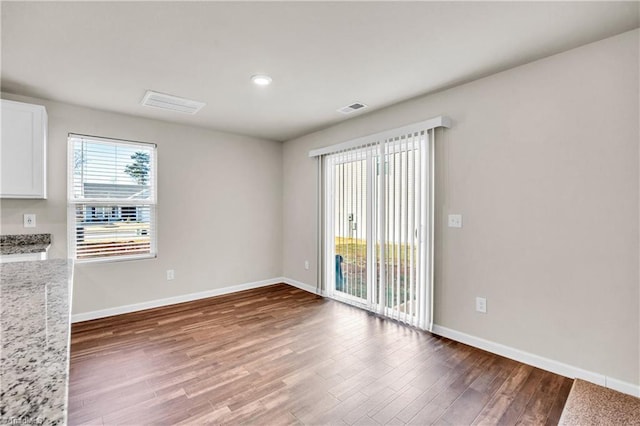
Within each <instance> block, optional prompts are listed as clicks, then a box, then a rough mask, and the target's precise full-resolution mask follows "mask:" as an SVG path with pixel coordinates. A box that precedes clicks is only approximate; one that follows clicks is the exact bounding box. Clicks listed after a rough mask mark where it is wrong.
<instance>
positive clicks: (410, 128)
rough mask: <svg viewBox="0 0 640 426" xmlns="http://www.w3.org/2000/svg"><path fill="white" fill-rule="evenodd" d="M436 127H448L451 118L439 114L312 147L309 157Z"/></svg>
mask: <svg viewBox="0 0 640 426" xmlns="http://www.w3.org/2000/svg"><path fill="white" fill-rule="evenodd" d="M438 127H446V128H450V127H451V119H450V118H449V117H447V116H444V115H440V116H438V117H433V118H430V119H428V120H424V121H420V122H417V123H413V124H408V125H406V126H402V127H398V128H395V129H390V130H385V131H384V132H380V133H375V134H372V135H368V136H363V137H360V138H357V139H352V140H350V141H347V142H342V143H338V144H335V145H330V146H327V147H324V148H317V149H312V150H311V151H309V157H319V156H322V155H327V154H333V153H336V152H339V151H345V150H348V149H353V148H357V147H361V146H366V145H371V144H376V143H379V142H384V141H386V140H387V139H390V138H392V139H393V138H397V137H398V135H407V134H411V133H414V132H422V131H428V130H431V129H435V128H438Z"/></svg>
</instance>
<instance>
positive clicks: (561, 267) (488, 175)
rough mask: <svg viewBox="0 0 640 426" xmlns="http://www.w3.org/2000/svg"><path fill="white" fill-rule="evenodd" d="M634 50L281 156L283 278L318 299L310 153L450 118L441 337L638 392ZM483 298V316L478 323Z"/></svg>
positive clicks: (484, 88) (442, 194)
mask: <svg viewBox="0 0 640 426" xmlns="http://www.w3.org/2000/svg"><path fill="white" fill-rule="evenodd" d="M638 37H639V33H638V30H635V31H632V32H628V33H624V34H622V35H619V36H616V37H613V38H610V39H606V40H603V41H599V42H596V43H593V44H590V45H586V46H583V47H580V48H578V49H574V50H571V51H568V52H565V53H562V54H559V55H555V56H552V57H549V58H546V59H543V60H540V61H536V62H533V63H530V64H527V65H524V66H520V67H518V68H514V69H511V70H508V71H505V72H502V73H499V74H496V75H493V76H490V77H487V78H483V79H481V80H477V81H474V82H472V83H469V84H465V85H462V86H458V87H456V88H453V89H450V90H446V91H443V92H440V93H436V94H432V95H429V96H425V97H421V98H417V99H414V100H411V101H408V102H405V103H402V104H398V105H395V106H393V107H390V108H387V109H384V110H381V111H378V112H374V113H370V114H367V115H365V116H362V117H358V118H355V119H353V120H349V121H346V122H344V123H341V124H339V125H336V126H333V127H331V128H328V129H325V130H323V131H319V132H316V133H313V134H310V135H307V136H304V137H301V138H298V139H296V140H292V141H288V142H286V143H285V145H284V153H283V158H284V164H283V166H284V198H283V202H284V205H283V214H284V227H283V231H284V240H283V261H284V263H283V272H284V276H286V277H288V278H291V279H295V280H297V281H301V282H303V283H307V284H310V285H312V286H315V284H316V268H317V265H315V264H314V263H315V259H316V247H317V245H316V234H315V221H316V208H315V206H316V199H317V196H316V163H315V160H314V159H309V158H308V157H307V153H308V151H309V150H310V149H313V148H319V147H323V146H327V145H331V144H334V143H338V142H343V141H346V140H349V139H352V138H355V137H359V136H364V135H367V134H372V133H376V132H379V131H382V130H385V129H389V128H394V127H398V126H401V125H404V124H408V123H412V122H416V121H420V120H424V119H427V118H431V117H434V116H437V115H441V114H444V115H448V116H450V117H451V118H452V119H453V120H454V125H453V127H452V129H450V130H447V131H445V132H444V133H443V134H442V137H441V139H440V141H439V142H438V143H437V151H438V153H437V167H438V173H437V179H438V183H437V192H438V197H437V200H436V204H437V207H436V233H437V239H436V268H437V270H436V289H435V297H436V305H435V319H436V323H437V324H439V325H441V326H444V327H448V328H451V329H453V330H457V331H459V332H463V333H467V334H470V335H472V336H476V337H480V338H483V339H487V340H490V341H493V342H497V343H500V344H503V345H507V346H509V347H512V348H516V349H519V350H522V351H526V352H529V353H532V354H537V355H539V356H542V357H546V358H549V359H552V360H556V361H559V362H563V363H566V364H569V365H572V366H575V367H579V368H582V369H585V370H588V371H591V372H596V373H600V374H603V375H606V376H608V377H611V378H615V379H617V380H621V381H625V382H628V383H631V384H640V377H639V376H640V371H639V360H640V353H639V346H640V341H639V336H640V317H639V311H640V307H639V303H640V301H639V299H640V292H639V275H638V273H639V269H638V268H639V255H640V253H639V235H638V231H639V215H638V206H639V174H638V169H639V161H638V160H639V152H638V144H639V138H640V133H639V129H638V127H639V125H638V118H639V115H640V110H639V107H638V99H639V91H638V80H639V73H638V60H639V58H638V49H639V43H638ZM363 101H365V102H366V99H363ZM447 213H461V214H463V215H464V228H463V229H451V228H447V227H446V226H445V221H444V217H445V215H446V214H447ZM305 260H311V261H312V266H313V267H312V268H311V270H308V271H307V270H305V269H304V261H305ZM476 296H484V297H486V298H487V301H488V313H487V314H479V313H476V312H475V311H474V300H475V297H476Z"/></svg>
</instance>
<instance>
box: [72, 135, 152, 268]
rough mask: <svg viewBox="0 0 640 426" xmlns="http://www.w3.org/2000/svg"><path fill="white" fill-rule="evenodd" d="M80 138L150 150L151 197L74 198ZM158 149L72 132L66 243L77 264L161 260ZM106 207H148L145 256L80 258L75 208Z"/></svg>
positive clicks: (118, 255)
mask: <svg viewBox="0 0 640 426" xmlns="http://www.w3.org/2000/svg"><path fill="white" fill-rule="evenodd" d="M77 139H85V140H87V141H95V142H100V143H107V144H109V143H111V144H114V145H115V144H117V145H133V146H139V147H144V148H145V149H147V150H148V149H151V150H152V153H153V155H152V156H151V157H152V158H151V161H150V163H149V182H150V183H151V188H150V195H149V198H148V199H144V200H126V199H117V198H75V196H74V191H73V189H74V188H73V185H74V148H73V144H74V141H75V140H77ZM157 150H158V147H157V145H156V144H154V143H149V142H138V141H131V140H123V139H115V138H104V137H98V136H89V135H82V134H76V133H69V134H68V139H67V241H68V257H69V258H71V259H73V260H74V261H75V262H76V263H98V262H121V261H129V260H144V259H155V258H157V257H158V251H157V239H158V232H157V228H158V226H157V186H158V178H157V177H158V173H157V167H158V152H157ZM85 205H90V206H96V207H98V206H105V207H117V208H119V209H121V208H122V207H134V206H138V207H148V208H149V215H150V218H149V237H150V247H149V252H148V253H142V254H133V255H132V254H126V253H122V254H116V255H109V256H100V257H92V258H87V259H78V258H77V234H76V232H77V230H76V220H77V219H76V208H77V207H78V206H85Z"/></svg>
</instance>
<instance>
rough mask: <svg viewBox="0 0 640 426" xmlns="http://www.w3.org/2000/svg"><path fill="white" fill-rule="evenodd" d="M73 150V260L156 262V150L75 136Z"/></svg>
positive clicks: (144, 145) (71, 141)
mask: <svg viewBox="0 0 640 426" xmlns="http://www.w3.org/2000/svg"><path fill="white" fill-rule="evenodd" d="M68 149H69V171H68V174H69V186H68V198H69V209H68V211H69V250H70V254H71V257H72V258H74V259H76V260H79V261H89V260H94V261H95V260H124V259H139V258H148V257H155V256H156V221H155V216H156V192H157V191H156V145H155V144H149V143H142V142H129V141H122V140H114V139H106V138H98V137H93V136H83V135H74V134H70V135H69V147H68Z"/></svg>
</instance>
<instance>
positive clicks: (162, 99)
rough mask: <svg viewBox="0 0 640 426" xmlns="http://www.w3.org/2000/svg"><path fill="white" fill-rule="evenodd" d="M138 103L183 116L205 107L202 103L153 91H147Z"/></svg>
mask: <svg viewBox="0 0 640 426" xmlns="http://www.w3.org/2000/svg"><path fill="white" fill-rule="evenodd" d="M140 103H141V104H142V105H144V106H148V107H152V108H160V109H166V110H169V111H177V112H183V113H185V114H195V113H196V112H198V111H200V109H201V108H202V107H203V106H205V105H206V104H205V103H204V102H198V101H192V100H191V99H185V98H180V97H178V96H173V95H167V94H166V93H160V92H154V91H153V90H147V93H145V95H144V98H142V101H141V102H140Z"/></svg>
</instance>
